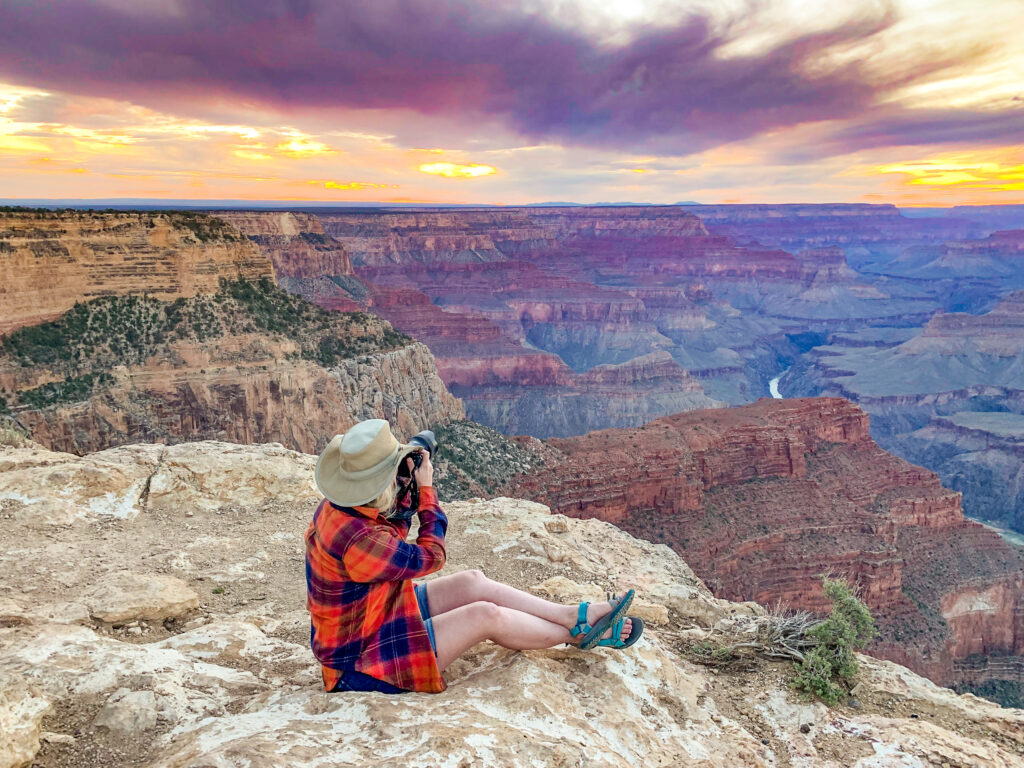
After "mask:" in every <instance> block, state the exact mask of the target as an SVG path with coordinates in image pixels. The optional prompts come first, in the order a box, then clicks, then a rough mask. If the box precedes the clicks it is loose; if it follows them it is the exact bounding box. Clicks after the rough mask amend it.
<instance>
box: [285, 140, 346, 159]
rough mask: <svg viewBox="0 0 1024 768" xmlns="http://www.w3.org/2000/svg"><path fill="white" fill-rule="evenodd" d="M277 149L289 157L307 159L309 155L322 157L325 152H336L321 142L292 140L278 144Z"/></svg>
mask: <svg viewBox="0 0 1024 768" xmlns="http://www.w3.org/2000/svg"><path fill="white" fill-rule="evenodd" d="M277 149H278V151H279V152H283V153H284V154H286V155H290V156H291V157H307V156H309V155H322V154H324V153H326V152H335V151H337V150H334V149H331V148H330V147H328V146H327V145H326V144H324V143H323V142H321V141H312V140H311V139H292V140H291V141H288V142H284V143H281V144H278V145H277Z"/></svg>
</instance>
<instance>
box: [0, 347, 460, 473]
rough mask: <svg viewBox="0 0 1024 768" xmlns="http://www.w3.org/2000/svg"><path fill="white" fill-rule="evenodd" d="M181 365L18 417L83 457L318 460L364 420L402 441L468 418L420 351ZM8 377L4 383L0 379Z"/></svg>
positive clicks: (191, 350)
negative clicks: (172, 454)
mask: <svg viewBox="0 0 1024 768" xmlns="http://www.w3.org/2000/svg"><path fill="white" fill-rule="evenodd" d="M172 351H173V353H174V354H177V355H179V356H180V360H179V362H178V364H174V365H171V364H169V363H168V362H167V361H166V360H163V361H161V360H156V359H153V360H150V361H148V362H147V363H146V364H144V365H140V366H132V367H122V368H120V369H116V370H115V371H114V372H113V379H114V380H113V382H111V383H110V385H108V386H105V387H102V388H101V389H100V391H97V392H95V393H93V394H92V395H90V396H89V397H88V399H85V400H82V401H79V402H73V403H66V404H64V403H62V404H57V405H52V406H48V407H45V408H39V409H27V410H21V411H16V412H15V414H14V415H15V416H16V418H17V422H18V424H19V425H21V426H22V427H24V428H25V429H26V431H27V432H28V433H29V434H30V435H31V436H32V438H33V439H34V440H36V441H38V442H40V443H42V444H43V445H46V446H47V447H48V448H50V449H51V450H55V451H66V452H69V453H75V454H84V453H89V452H92V451H98V450H103V449H105V448H110V447H112V446H117V445H124V444H126V443H138V442H162V443H167V444H173V443H179V442H185V441H192V440H226V441H229V442H234V443H246V444H248V443H266V442H275V443H281V444H282V445H284V446H286V447H288V448H290V449H292V450H299V451H304V452H306V453H319V452H320V451H321V450H323V449H324V447H325V446H326V445H327V443H328V442H329V441H330V439H331V438H332V437H333V436H334V435H335V434H338V433H343V432H344V431H345V430H346V429H348V428H349V427H350V426H352V425H353V424H355V423H357V422H359V421H362V420H363V419H371V418H375V419H387V420H388V421H389V422H390V423H391V425H392V427H393V429H394V430H395V433H396V435H399V436H401V438H402V439H405V438H408V437H411V436H412V435H414V434H416V433H417V432H419V431H420V430H423V429H427V428H428V427H429V426H432V425H435V424H444V423H447V422H450V421H458V420H460V419H463V418H465V413H464V411H463V408H462V405H461V403H459V401H458V400H457V399H456V398H454V397H453V396H452V395H451V393H449V392H448V390H447V389H445V386H444V383H443V382H442V381H441V379H440V378H439V377H438V375H437V368H436V366H435V364H434V358H433V356H432V355H431V354H430V351H429V350H428V349H427V348H426V347H425V346H423V345H422V344H411V345H409V346H406V347H402V348H399V349H395V350H390V351H384V352H378V353H374V354H370V355H365V356H361V357H358V358H353V359H349V360H345V361H342V363H341V364H339V365H337V366H334V367H330V368H324V367H323V366H321V365H317V364H316V363H313V362H306V361H301V360H294V359H291V357H292V356H293V355H294V353H295V351H296V350H295V347H294V346H293V345H290V344H288V343H287V342H284V343H282V342H276V341H271V340H268V339H267V338H265V337H258V336H251V335H243V336H233V337H231V338H229V339H223V340H220V341H219V342H217V343H214V344H203V345H196V344H191V343H182V344H176V345H174V346H173V347H172ZM2 380H3V376H2V375H0V381H2Z"/></svg>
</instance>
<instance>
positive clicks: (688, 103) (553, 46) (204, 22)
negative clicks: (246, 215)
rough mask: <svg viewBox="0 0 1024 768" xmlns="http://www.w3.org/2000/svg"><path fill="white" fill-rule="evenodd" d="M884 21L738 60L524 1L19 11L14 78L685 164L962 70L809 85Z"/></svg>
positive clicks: (711, 40) (829, 79) (13, 13)
mask: <svg viewBox="0 0 1024 768" xmlns="http://www.w3.org/2000/svg"><path fill="white" fill-rule="evenodd" d="M754 5H756V3H752V7H753V6H754ZM873 7H874V8H875V10H874V12H870V13H869V12H865V15H864V16H863V17H862V18H860V19H859V20H857V21H854V22H849V21H847V22H846V23H844V24H843V25H842V26H840V27H836V28H835V29H831V30H827V31H824V32H815V33H807V34H803V35H801V36H799V37H797V38H796V39H793V40H790V41H788V42H785V43H783V44H780V45H777V46H776V47H774V48H771V49H770V50H766V51H763V52H760V53H757V54H754V55H751V56H748V57H743V58H736V57H733V58H723V57H720V56H718V55H717V52H718V51H719V50H720V49H721V47H722V46H723V45H725V44H726V43H728V42H729V41H730V40H731V39H733V38H734V36H735V35H736V32H735V31H734V30H733V29H732V28H731V27H730V25H728V24H726V25H724V27H723V25H722V24H720V23H718V24H713V23H712V20H711V19H709V18H707V17H704V16H700V15H691V16H689V17H686V18H685V19H683V20H680V21H678V22H677V23H675V24H672V25H670V26H664V27H649V28H645V29H642V30H640V31H639V33H638V34H636V35H634V36H633V37H632V38H631V39H630V41H629V42H627V43H623V44H621V45H617V46H610V45H608V44H604V43H600V42H598V41H596V40H595V39H593V38H592V37H589V36H587V35H586V34H584V33H583V32H580V31H578V30H576V29H573V28H571V27H569V26H567V25H564V24H559V23H558V22H557V21H556V20H554V19H552V18H550V17H547V16H544V15H539V14H537V13H532V12H529V11H526V10H524V9H523V5H522V4H519V3H515V2H506V3H499V4H493V5H484V4H482V3H478V2H471V1H470V0H447V1H446V2H445V1H442V0H376V2H374V3H361V2H352V3H348V2H344V3H341V2H330V1H328V0H276V1H271V2H264V3H253V2H248V0H178V1H177V2H174V1H173V0H164V2H162V3H158V4H154V3H149V4H143V3H135V2H125V3H123V5H121V6H120V7H118V6H115V5H112V4H109V3H108V4H104V5H100V4H97V3H95V2H87V1H86V0H50V1H49V2H47V1H45V0H44V1H40V0H7V1H6V2H5V3H4V5H3V8H2V10H0V78H2V79H6V80H8V81H11V82H14V83H17V84H22V85H32V86H37V87H44V88H50V89H54V90H65V91H70V92H74V93H82V94H89V95H96V96H106V97H113V98H123V99H131V100H133V101H135V102H137V103H141V104H146V105H149V106H153V107H157V108H173V109H174V110H175V111H177V112H179V113H191V114H198V113H200V112H202V111H203V110H208V109H217V108H222V106H223V104H224V103H225V102H232V103H233V102H246V103H249V104H256V105H259V106H260V107H261V108H264V109H272V110H275V111H278V112H281V113H285V114H288V113H292V114H294V113H301V112H303V111H317V112H319V111H322V110H325V109H326V110H332V109H338V110H344V109H353V108H361V109H382V110H388V109H407V110H414V111H416V112H419V113H421V114H424V115H431V116H435V115H445V116H449V117H451V118H453V119H458V120H462V121H474V120H485V121H494V120H497V121H499V122H500V123H503V124H504V125H506V126H507V127H508V128H510V129H511V130H514V131H515V132H516V133H518V134H521V135H522V136H523V137H525V138H528V139H530V140H534V141H558V142H562V143H565V144H570V145H581V146H593V147H605V148H614V149H629V150H644V151H652V152H666V153H676V154H684V153H687V152H693V151H697V150H700V149H705V148H707V147H709V146H713V145H716V144H720V143H723V142H727V141H733V140H737V139H743V138H747V137H750V136H753V135H756V134H758V133H760V132H763V131H766V130H771V129H775V128H779V127H784V126H788V125H793V124H796V123H800V122H805V121H812V120H825V119H832V120H836V119H846V118H850V117H853V116H857V115H863V114H865V113H866V112H868V111H869V110H870V109H871V105H872V103H874V102H875V101H876V98H877V96H878V94H879V93H884V92H886V91H888V90H890V89H892V88H896V87H899V86H902V85H905V84H907V83H910V82H915V81H917V80H918V79H921V78H923V77H925V76H929V75H932V74H934V73H935V72H937V71H940V70H943V69H945V68H949V67H952V66H954V65H963V63H964V60H963V58H962V57H961V55H960V53H958V52H956V51H950V52H949V54H948V56H947V57H946V58H945V59H941V60H936V59H934V58H931V59H927V60H923V61H912V62H909V63H908V64H907V65H906V66H905V67H903V68H902V69H900V70H898V71H893V72H890V73H889V74H887V75H886V76H884V77H882V78H881V79H879V76H877V75H875V76H874V77H872V78H869V77H867V76H866V75H865V74H864V71H863V69H862V67H861V65H860V64H859V63H857V62H853V63H850V64H848V65H845V66H842V67H839V68H836V69H833V70H831V71H829V72H827V73H821V74H818V75H817V76H814V77H810V76H808V74H807V65H808V64H809V62H813V61H814V60H815V58H816V57H817V56H818V55H819V54H820V53H821V52H823V51H826V50H828V49H830V48H832V47H833V46H838V45H848V44H855V43H858V42H863V41H867V40H870V39H872V38H874V37H875V36H877V35H879V34H880V33H881V32H883V31H885V30H887V29H889V28H890V27H891V26H892V25H893V24H894V23H895V21H896V20H897V16H896V13H895V12H894V11H893V10H892V8H889V9H888V10H881V11H879V10H878V9H877V6H873ZM975 53H977V52H975ZM217 105H221V106H220V107H218V106H217ZM882 130H884V127H883V129H882ZM928 135H936V136H941V135H942V131H941V130H934V131H929V132H928ZM850 140H851V141H853V142H856V140H857V137H856V136H851V138H850ZM864 140H865V141H868V142H870V141H874V140H875V139H874V138H872V137H871V136H870V135H865V136H864Z"/></svg>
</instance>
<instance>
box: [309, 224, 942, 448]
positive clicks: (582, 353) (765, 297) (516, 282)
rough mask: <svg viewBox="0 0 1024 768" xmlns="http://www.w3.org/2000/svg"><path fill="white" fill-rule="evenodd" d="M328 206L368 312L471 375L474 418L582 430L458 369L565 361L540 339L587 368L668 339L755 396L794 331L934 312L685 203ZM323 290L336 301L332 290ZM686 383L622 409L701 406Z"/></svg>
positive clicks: (913, 297)
mask: <svg viewBox="0 0 1024 768" xmlns="http://www.w3.org/2000/svg"><path fill="white" fill-rule="evenodd" d="M698 212H699V211H698ZM894 215H895V216H896V217H897V218H898V217H899V214H898V212H894ZM320 217H321V219H322V220H323V226H324V230H325V232H327V233H328V234H330V235H331V236H333V237H334V238H335V239H337V240H339V241H341V242H342V243H344V244H345V247H346V249H347V250H348V251H349V253H350V255H351V258H352V261H353V264H354V266H355V270H356V273H357V275H358V276H359V277H360V278H361V279H363V280H365V281H366V282H368V283H370V284H371V285H372V292H371V296H370V298H369V301H368V307H369V308H370V310H371V311H374V312H378V313H380V314H382V315H383V316H385V317H387V318H388V319H389V321H391V322H392V323H394V324H395V326H396V327H398V328H400V329H401V330H403V331H404V332H406V333H409V334H410V335H412V336H414V337H415V338H419V339H421V340H423V341H424V342H425V343H427V344H428V346H430V348H431V350H432V351H434V353H435V354H436V355H437V356H438V358H439V361H440V362H439V364H440V366H441V369H442V375H444V376H445V381H446V382H447V383H448V384H449V386H451V387H453V388H457V387H459V386H464V387H465V386H468V388H467V389H461V390H459V394H460V396H462V397H463V398H464V399H465V400H466V401H467V404H468V405H467V407H468V408H469V412H470V414H471V415H472V416H473V417H474V418H476V419H478V420H481V421H483V422H485V423H487V424H489V425H491V426H494V427H496V428H498V429H501V430H503V431H505V432H508V433H514V432H516V431H521V430H524V429H529V431H531V433H533V434H538V435H561V434H570V432H566V431H565V429H566V428H567V427H566V426H565V425H563V424H557V425H556V424H548V425H545V424H542V423H541V424H536V425H534V424H529V423H528V422H526V421H524V420H522V419H517V417H516V414H517V413H518V411H519V410H520V408H519V406H517V404H515V403H511V402H509V400H508V390H507V389H500V388H498V387H496V386H489V385H485V384H482V383H480V382H479V381H477V382H474V383H472V384H469V385H466V384H465V383H464V382H460V381H459V380H457V379H456V378H455V377H454V376H455V375H457V373H456V372H461V371H465V370H466V369H467V368H468V369H471V370H473V371H478V372H485V373H484V377H485V378H492V379H495V380H498V381H500V380H502V379H503V378H505V377H504V376H503V375H502V373H501V372H502V371H507V370H510V369H514V370H523V369H527V368H533V369H539V368H543V369H544V370H551V369H552V368H553V367H558V366H557V363H556V362H555V361H554V360H549V361H543V360H542V358H539V357H537V356H536V355H535V354H534V353H536V352H538V351H543V352H546V353H549V354H550V355H554V356H555V357H557V359H558V360H559V361H561V362H562V363H564V364H565V365H567V366H568V367H569V368H570V369H572V370H573V371H575V372H576V373H583V372H586V371H589V370H590V369H592V368H594V367H595V366H600V365H621V364H624V363H628V362H629V361H630V360H631V359H632V358H636V357H638V356H641V355H649V354H652V353H655V352H658V351H665V352H668V353H669V354H670V355H671V356H672V358H673V360H674V361H675V362H676V364H677V365H678V366H679V367H680V368H681V369H682V370H684V371H686V372H688V373H689V374H690V375H691V376H692V377H694V378H696V379H699V381H700V387H701V389H702V390H703V392H704V393H705V394H706V395H707V396H708V397H709V398H712V399H714V400H717V401H720V402H728V403H743V402H749V401H750V400H751V399H752V398H754V397H756V396H758V395H760V394H762V393H764V392H766V391H767V388H768V381H769V379H770V378H772V376H773V375H774V374H775V373H777V371H778V360H779V357H780V356H781V357H792V356H794V355H796V354H797V353H798V348H797V346H795V345H794V344H793V343H792V341H791V338H792V337H794V336H799V335H800V334H803V333H806V332H808V331H809V330H812V329H813V330H814V331H815V332H817V333H822V332H824V330H829V329H831V330H834V329H838V328H858V327H861V326H863V325H864V324H867V323H874V322H879V321H888V322H916V323H921V322H924V321H925V320H926V319H927V318H928V317H929V316H930V314H931V313H932V311H934V308H935V302H934V301H932V300H930V299H927V298H926V297H925V296H924V295H923V294H922V295H918V294H914V293H913V292H911V294H908V295H904V293H899V294H895V295H894V294H891V293H890V292H888V291H887V290H885V289H884V288H883V287H877V286H874V285H871V284H869V283H867V282H865V281H863V280H862V279H861V278H860V276H859V275H858V274H857V273H856V272H854V271H853V270H852V269H851V268H850V267H849V265H848V264H847V262H846V258H845V255H844V253H843V252H842V251H841V250H839V249H838V248H832V249H828V248H825V249H818V250H813V249H811V250H807V251H806V252H803V253H800V254H798V255H793V254H791V253H788V252H786V251H785V250H782V249H778V248H766V247H763V246H760V245H757V244H754V243H751V244H750V245H749V246H748V247H741V246H738V245H737V244H736V242H734V240H732V239H730V238H729V237H727V236H722V235H717V234H713V233H711V232H709V231H708V229H707V228H706V226H705V224H704V223H703V222H702V220H701V219H700V218H699V217H698V216H695V215H694V214H693V213H692V212H691V211H688V210H686V209H684V208H682V207H678V206H648V207H614V206H609V207H578V208H565V207H562V208H542V207H541V208H502V209H486V210H463V209H460V210H447V211H387V212H384V211H376V212H352V213H330V214H321V215H320ZM318 301H320V302H321V303H322V304H323V305H324V306H330V299H326V300H319V299H318ZM437 307H440V308H441V311H438V309H437ZM463 328H465V329H467V330H466V335H465V337H464V338H462V337H460V333H461V329H463ZM481 340H485V341H487V342H488V344H486V345H482V346H481V345H480V341H481ZM488 370H489V371H491V372H492V374H491V375H487V374H486V372H487V371H488ZM447 371H451V372H452V373H453V375H452V376H451V377H449V375H448V373H447ZM474 375H475V376H477V377H480V376H481V374H480V373H475V374H474ZM677 380H678V376H675V377H671V378H664V377H661V376H659V377H658V379H656V380H652V381H650V382H649V383H648V385H647V387H646V388H647V389H649V390H651V391H652V392H654V391H657V390H659V389H661V391H662V394H663V395H669V396H667V397H665V396H663V397H662V398H661V404H659V403H657V402H651V401H649V402H648V403H647V404H639V403H632V404H628V403H624V408H622V409H619V410H621V411H623V412H627V411H628V412H633V413H635V414H637V419H638V420H636V421H634V422H632V423H633V424H639V423H642V422H643V421H645V420H648V419H650V418H653V417H655V416H658V415H664V414H667V413H670V412H673V411H678V410H681V408H682V407H687V408H690V407H694V405H697V402H696V401H694V402H693V403H692V404H685V405H684V404H683V403H681V402H680V401H679V399H678V397H671V396H670V395H671V390H673V389H676V388H677V387H678V384H677ZM524 385H526V383H525V382H522V383H521V384H520V386H524ZM523 391H525V390H523ZM543 394H544V396H545V397H550V396H551V395H552V394H553V393H552V392H544V393H543ZM612 396H613V397H616V398H618V397H623V395H619V394H615V395H612ZM601 397H602V398H603V399H607V398H608V397H609V393H602V394H601ZM662 405H672V406H674V407H670V408H668V409H667V410H665V409H662V408H661V406H662ZM503 414H508V416H507V417H506V416H503ZM503 419H504V420H503ZM574 421H576V422H577V424H576V426H573V427H568V428H570V429H572V432H575V433H577V434H578V433H582V432H584V431H586V430H588V429H594V428H601V427H607V426H612V425H618V424H629V423H630V422H629V421H627V420H609V419H606V418H604V417H603V416H602V415H601V414H594V416H593V417H592V418H590V419H582V420H580V419H574Z"/></svg>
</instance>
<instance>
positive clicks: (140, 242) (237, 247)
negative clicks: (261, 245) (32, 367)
mask: <svg viewBox="0 0 1024 768" xmlns="http://www.w3.org/2000/svg"><path fill="white" fill-rule="evenodd" d="M0 274H3V276H4V279H3V280H2V281H0V307H3V310H2V311H0V334H4V333H7V332H8V331H11V330H13V329H15V328H19V327H22V326H25V325H35V324H37V323H40V322H43V321H45V320H51V319H53V318H55V317H57V316H59V315H60V314H62V313H63V312H65V311H66V310H68V309H70V308H71V307H72V306H73V305H74V303H75V302H76V301H87V300H88V299H92V298H96V297H97V296H112V295H121V294H125V293H138V294H141V293H147V294H149V295H150V296H154V297H157V298H163V299H173V298H177V297H179V296H184V297H188V296H194V295H195V294H197V293H202V292H211V291H215V290H216V289H217V285H218V281H219V280H220V278H229V279H236V278H248V279H254V278H260V277H273V270H272V267H271V263H270V261H269V259H268V258H267V257H266V256H265V255H264V254H262V253H261V252H260V250H259V249H258V248H257V247H256V246H255V245H254V244H253V243H251V242H249V241H248V240H246V239H244V238H242V237H241V236H240V235H239V233H238V231H237V230H235V229H234V228H233V227H231V226H228V225H225V224H223V223H222V222H220V221H218V220H217V219H214V218H211V217H209V216H206V215H205V214H197V213H186V212H178V211H168V212H116V213H110V212H93V211H45V212H37V211H31V210H17V209H14V210H5V211H0Z"/></svg>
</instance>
